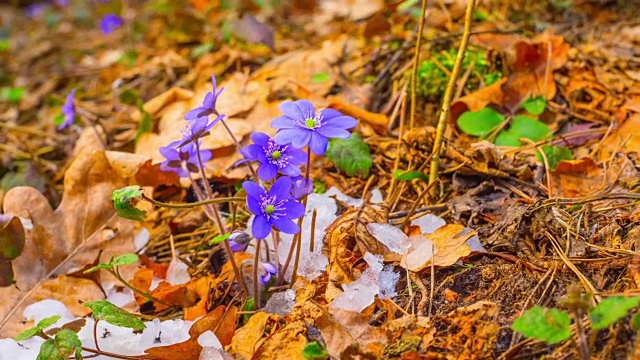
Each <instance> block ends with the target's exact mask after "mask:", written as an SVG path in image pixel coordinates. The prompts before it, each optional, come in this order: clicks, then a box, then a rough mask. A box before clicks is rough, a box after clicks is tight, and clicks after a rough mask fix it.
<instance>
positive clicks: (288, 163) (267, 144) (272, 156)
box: [240, 132, 307, 181]
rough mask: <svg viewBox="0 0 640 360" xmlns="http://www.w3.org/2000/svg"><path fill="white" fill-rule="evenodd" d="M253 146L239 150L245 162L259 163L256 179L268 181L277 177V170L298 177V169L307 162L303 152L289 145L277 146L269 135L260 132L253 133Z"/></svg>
mask: <svg viewBox="0 0 640 360" xmlns="http://www.w3.org/2000/svg"><path fill="white" fill-rule="evenodd" d="M251 140H253V142H254V144H253V145H249V146H247V147H246V148H244V149H242V150H240V153H241V154H242V155H244V157H245V158H247V160H251V161H259V162H260V166H259V167H258V177H260V179H262V180H264V181H269V180H271V179H273V178H275V177H276V175H278V170H280V172H282V173H283V174H285V175H288V176H298V175H300V168H299V167H298V165H302V164H304V163H305V161H306V160H307V156H306V154H305V153H304V151H302V150H299V149H296V148H294V147H293V146H291V145H278V144H276V142H275V141H273V139H271V138H270V137H269V135H267V134H265V133H261V132H257V133H253V134H252V135H251Z"/></svg>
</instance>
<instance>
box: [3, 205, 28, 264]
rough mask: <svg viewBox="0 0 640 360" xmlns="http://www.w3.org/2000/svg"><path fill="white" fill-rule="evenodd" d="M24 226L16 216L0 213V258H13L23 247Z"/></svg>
mask: <svg viewBox="0 0 640 360" xmlns="http://www.w3.org/2000/svg"><path fill="white" fill-rule="evenodd" d="M24 239H25V238H24V228H23V227H22V222H20V219H19V218H18V217H17V216H10V215H0V258H5V259H7V260H13V259H15V258H17V257H18V256H20V254H21V253H22V250H23V249H24Z"/></svg>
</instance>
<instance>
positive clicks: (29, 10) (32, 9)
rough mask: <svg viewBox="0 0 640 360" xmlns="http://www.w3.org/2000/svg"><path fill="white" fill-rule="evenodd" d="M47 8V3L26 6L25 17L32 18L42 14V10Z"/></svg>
mask: <svg viewBox="0 0 640 360" xmlns="http://www.w3.org/2000/svg"><path fill="white" fill-rule="evenodd" d="M48 8H49V4H47V3H35V4H31V5H29V6H27V7H26V9H25V12H26V14H27V17H29V18H31V19H34V18H39V17H42V16H43V15H44V12H45V11H46V10H47V9H48Z"/></svg>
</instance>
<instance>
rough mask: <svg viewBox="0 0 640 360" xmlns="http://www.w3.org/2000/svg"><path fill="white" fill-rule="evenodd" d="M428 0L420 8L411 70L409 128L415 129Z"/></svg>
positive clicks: (424, 0) (423, 0) (423, 1)
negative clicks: (419, 72) (423, 32)
mask: <svg viewBox="0 0 640 360" xmlns="http://www.w3.org/2000/svg"><path fill="white" fill-rule="evenodd" d="M428 2H429V1H428V0H422V7H421V8H420V25H419V26H418V35H417V38H416V47H415V49H414V50H415V52H414V54H413V69H412V71H411V113H410V114H409V129H413V125H414V123H415V118H416V102H417V101H416V98H417V94H416V87H417V84H416V83H417V82H418V61H419V60H420V45H422V31H423V30H424V18H425V15H426V12H427V3H428Z"/></svg>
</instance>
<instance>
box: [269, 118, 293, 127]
mask: <svg viewBox="0 0 640 360" xmlns="http://www.w3.org/2000/svg"><path fill="white" fill-rule="evenodd" d="M271 127H272V128H274V129H290V128H296V127H299V125H298V124H296V123H295V121H293V120H292V119H291V118H290V117H288V116H278V117H277V118H275V119H273V121H272V122H271Z"/></svg>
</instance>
